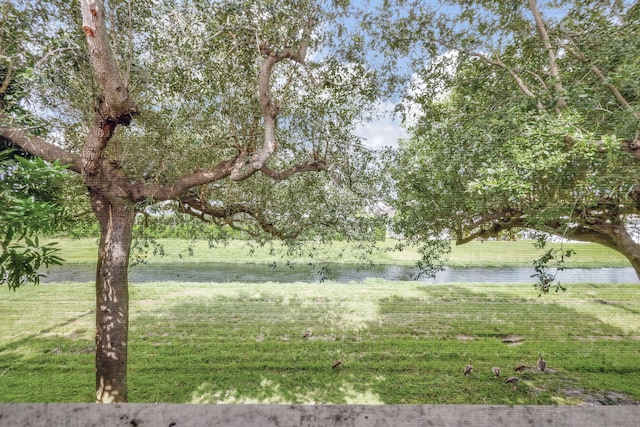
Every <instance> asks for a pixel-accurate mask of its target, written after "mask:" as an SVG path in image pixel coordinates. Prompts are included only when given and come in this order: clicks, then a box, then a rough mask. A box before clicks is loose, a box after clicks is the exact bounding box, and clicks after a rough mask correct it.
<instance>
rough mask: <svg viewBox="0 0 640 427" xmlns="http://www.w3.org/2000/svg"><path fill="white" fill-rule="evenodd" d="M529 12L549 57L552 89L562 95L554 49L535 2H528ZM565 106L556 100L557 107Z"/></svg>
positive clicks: (565, 104)
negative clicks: (552, 81) (552, 82)
mask: <svg viewBox="0 0 640 427" xmlns="http://www.w3.org/2000/svg"><path fill="white" fill-rule="evenodd" d="M529 10H530V11H531V13H532V14H533V19H534V20H535V22H536V29H537V30H538V34H539V35H540V40H541V41H542V44H543V45H544V48H545V49H546V51H547V54H548V56H549V74H551V77H553V80H554V82H555V83H554V89H555V92H556V94H557V95H563V94H564V88H563V87H562V81H561V79H560V72H559V71H558V64H557V62H556V59H557V58H556V51H555V48H554V47H553V46H552V44H551V40H550V39H549V33H548V32H547V27H546V25H545V23H544V20H543V19H542V14H541V13H540V10H539V9H538V3H537V1H536V0H529ZM566 106H567V102H566V100H565V99H564V98H558V107H559V108H564V107H566Z"/></svg>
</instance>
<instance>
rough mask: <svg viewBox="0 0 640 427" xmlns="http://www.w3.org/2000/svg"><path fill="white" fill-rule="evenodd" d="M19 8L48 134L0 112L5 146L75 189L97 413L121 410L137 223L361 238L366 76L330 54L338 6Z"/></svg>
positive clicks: (354, 60) (336, 52) (33, 88)
mask: <svg viewBox="0 0 640 427" xmlns="http://www.w3.org/2000/svg"><path fill="white" fill-rule="evenodd" d="M12 3H13V4H15V5H17V6H16V7H17V10H18V11H19V12H20V13H22V14H23V16H25V17H27V19H26V20H25V22H26V24H25V25H26V28H25V34H27V37H25V38H24V40H22V41H23V44H22V49H24V51H28V52H30V53H31V54H33V55H34V56H36V57H37V58H38V60H37V61H34V63H33V64H32V67H31V69H30V79H29V84H30V89H29V93H28V96H27V98H26V100H25V101H23V102H22V104H21V105H22V106H23V107H25V108H26V109H28V110H29V112H30V114H31V115H32V116H34V117H38V118H40V119H43V120H45V121H46V128H47V129H48V131H49V132H48V133H47V134H42V135H38V134H36V133H34V132H32V129H30V128H29V127H26V126H24V125H22V123H24V122H21V121H20V120H19V117H17V116H16V115H15V114H13V113H12V110H11V109H7V108H5V109H4V110H3V111H1V112H0V136H1V137H2V138H4V139H5V140H7V141H10V143H11V144H13V145H14V146H15V147H18V148H19V149H21V150H23V151H25V152H27V153H30V154H31V155H33V156H37V157H39V158H41V159H44V160H46V161H49V162H59V163H61V164H64V165H66V166H67V168H68V170H69V171H70V172H73V173H76V174H78V175H79V176H81V178H82V181H83V183H84V186H85V187H86V196H87V197H88V198H89V200H90V203H91V207H92V210H93V213H94V214H95V216H96V218H97V220H98V222H99V225H100V240H99V248H98V263H97V272H96V393H97V394H96V398H97V401H98V402H116V401H126V400H127V340H128V338H127V334H128V322H129V318H128V310H129V309H128V304H129V295H128V266H129V255H130V249H131V242H132V229H133V226H134V222H135V220H136V215H137V214H139V213H141V212H145V211H146V210H147V209H149V207H151V206H155V205H158V204H161V206H162V210H164V211H169V210H174V211H177V212H183V213H188V214H191V215H193V216H196V217H199V218H202V219H204V220H208V221H213V222H217V223H219V224H228V225H232V226H236V227H238V228H241V229H243V230H245V231H247V232H249V233H251V234H254V235H256V236H262V235H273V236H276V237H279V238H282V239H287V240H293V239H296V238H307V237H310V236H316V235H318V234H321V233H322V232H323V230H334V231H335V230H336V229H338V228H339V227H340V225H341V224H342V225H343V228H344V229H345V230H349V232H352V233H354V232H356V230H357V229H358V227H360V226H361V225H362V226H366V218H367V213H366V212H363V211H362V209H361V208H362V204H361V203H360V202H361V198H362V197H363V196H364V195H365V193H366V192H367V191H370V189H371V188H373V186H372V185H367V184H366V183H363V182H362V180H361V179H360V177H363V175H361V174H360V172H362V171H365V172H366V171H367V170H369V171H371V169H370V168H371V165H372V164H373V162H372V161H371V158H370V157H369V154H368V152H367V150H366V149H364V147H363V146H362V145H361V144H360V143H359V141H358V139H357V138H355V137H354V136H353V132H352V131H353V129H354V127H355V125H356V124H357V123H359V122H360V120H361V119H362V118H363V117H364V116H365V114H366V111H367V109H368V106H369V105H370V103H371V101H372V100H373V98H374V96H375V91H374V90H373V88H374V87H375V86H374V85H373V78H374V77H375V76H374V75H373V74H372V73H371V72H370V71H369V70H367V69H366V67H365V66H364V65H362V64H363V63H364V62H363V61H361V60H362V59H363V58H362V55H363V54H364V53H363V52H362V51H358V50H350V49H347V48H345V46H347V44H341V45H337V44H335V43H334V42H336V39H335V37H337V36H340V35H341V34H343V32H342V31H341V24H340V20H341V19H343V18H345V19H348V18H349V16H348V15H347V14H346V11H345V10H344V8H343V7H342V6H340V5H336V2H323V1H314V0H287V1H262V2H254V1H239V0H238V1H236V0H234V1H205V0H195V1H188V2H185V1H179V0H176V1H172V0H164V1H150V0H149V1H146V0H141V1H127V0H114V1H108V2H105V1H101V0H82V1H81V2H79V3H75V2H74V3H71V2H68V1H66V0H60V1H56V0H52V1H48V2H26V1H25V2H12ZM5 55H6V54H5ZM13 55H16V57H17V56H19V55H20V52H14V53H13ZM2 77H4V76H2Z"/></svg>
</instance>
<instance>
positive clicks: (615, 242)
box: [558, 223, 640, 279]
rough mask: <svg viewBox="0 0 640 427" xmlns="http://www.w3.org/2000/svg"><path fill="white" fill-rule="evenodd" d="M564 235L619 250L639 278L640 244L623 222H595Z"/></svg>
mask: <svg viewBox="0 0 640 427" xmlns="http://www.w3.org/2000/svg"><path fill="white" fill-rule="evenodd" d="M558 235H559V234H558ZM566 237H567V238H569V239H574V240H580V241H583V242H592V243H599V244H601V245H604V246H606V247H608V248H611V249H613V250H615V251H617V252H619V253H620V254H622V255H624V257H625V258H627V259H628V260H629V262H630V263H631V266H632V267H633V269H634V270H635V271H636V275H637V276H638V278H639V279H640V244H639V243H636V241H635V240H633V237H632V236H631V234H630V233H629V231H628V230H627V228H626V227H625V225H624V224H622V223H620V224H615V223H612V224H606V223H600V224H595V225H591V226H590V227H589V228H580V229H576V230H574V231H571V232H569V233H567V234H566Z"/></svg>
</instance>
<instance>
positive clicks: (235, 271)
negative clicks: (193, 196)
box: [42, 263, 640, 284]
mask: <svg viewBox="0 0 640 427" xmlns="http://www.w3.org/2000/svg"><path fill="white" fill-rule="evenodd" d="M44 273H45V274H46V275H47V277H45V278H43V279H42V282H43V283H47V282H49V283H50V282H92V281H94V280H95V267H94V266H87V265H73V264H67V265H63V266H60V267H58V266H56V267H52V268H49V269H47V270H46V271H44ZM416 273H417V270H416V269H415V268H412V267H402V266H390V265H386V266H385V265H380V266H375V267H373V268H358V267H357V266H352V265H332V266H329V267H325V268H318V267H316V268H314V267H309V266H306V265H300V266H296V267H295V268H287V267H284V266H283V267H278V268H270V267H268V266H266V265H257V264H229V263H201V264H180V263H176V264H161V265H138V266H135V267H132V268H131V269H130V270H129V281H130V282H132V283H135V282H138V283H140V282H164V281H178V282H247V283H261V282H281V283H292V282H321V281H322V280H323V279H324V280H331V281H336V282H339V283H351V282H362V281H364V280H365V279H368V278H380V279H386V280H396V281H398V280H415V275H416ZM533 273H534V271H533V268H526V267H522V268H447V269H445V270H444V271H441V272H439V273H438V274H437V276H436V277H435V278H426V277H421V278H419V279H417V280H418V281H420V282H425V283H453V282H468V283H472V282H475V283H478V282H485V283H529V282H530V283H534V282H535V279H534V278H532V277H531V275H532V274H533ZM557 279H558V280H559V281H560V283H639V284H640V280H638V276H637V275H636V273H635V271H634V270H633V268H573V269H566V270H564V271H560V272H558V275H557Z"/></svg>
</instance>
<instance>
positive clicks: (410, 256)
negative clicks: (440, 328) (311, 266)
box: [58, 238, 631, 267]
mask: <svg viewBox="0 0 640 427" xmlns="http://www.w3.org/2000/svg"><path fill="white" fill-rule="evenodd" d="M58 241H59V246H60V248H61V249H62V257H63V258H65V259H66V260H67V261H68V262H70V263H79V264H80V263H95V261H96V256H97V239H88V238H85V239H67V238H63V239H58ZM158 243H159V244H160V246H161V247H162V249H163V250H164V256H153V255H152V252H153V248H152V247H149V248H147V250H148V252H149V253H148V254H145V256H144V259H145V262H147V263H151V264H154V263H155V264H161V263H170V262H176V261H179V262H182V263H205V262H228V263H238V262H240V263H261V264H268V263H272V262H274V261H275V262H278V263H280V264H283V263H285V262H287V261H290V262H293V263H302V264H304V263H306V262H309V261H314V262H317V263H322V262H334V263H349V264H353V263H362V262H369V261H373V262H375V263H379V264H393V265H414V264H415V262H416V261H417V260H418V259H420V255H419V253H418V252H417V250H416V248H413V247H408V248H405V249H404V250H402V251H393V250H391V249H392V248H394V247H395V246H396V245H397V243H398V241H396V240H393V239H387V241H385V242H377V244H376V248H377V250H374V251H373V252H372V253H371V254H367V256H366V257H365V258H364V259H363V254H362V253H361V252H360V251H359V250H358V248H354V247H349V246H346V245H345V244H341V243H335V244H332V245H320V244H310V245H308V246H307V247H306V250H304V251H302V253H296V254H294V255H291V254H286V252H285V251H284V250H283V249H282V248H283V247H282V246H281V245H280V244H279V243H277V242H276V243H274V246H273V247H272V246H270V245H267V246H264V247H256V246H252V245H250V244H248V243H247V242H244V241H239V240H232V241H230V242H228V243H227V244H223V243H219V244H218V245H216V246H215V247H209V245H208V243H207V242H206V241H203V240H199V241H196V242H193V243H190V242H188V241H185V240H179V239H160V240H159V241H158ZM190 247H191V250H189V248H190ZM551 247H560V244H558V243H550V244H549V245H548V246H547V248H551ZM564 248H565V249H567V248H572V249H574V250H575V251H576V254H575V255H574V256H572V257H570V258H567V259H566V262H567V264H566V265H567V267H630V266H631V265H630V263H629V261H627V260H626V259H625V258H624V257H623V256H622V255H620V254H619V253H617V252H615V251H613V250H612V249H609V248H606V247H604V246H602V245H596V244H592V243H567V244H564ZM273 249H275V250H273ZM309 253H312V256H309ZM541 254H542V251H541V250H540V249H536V248H535V247H534V244H533V242H532V241H528V240H520V241H509V242H503V241H474V242H470V243H468V244H465V245H460V246H455V245H454V246H453V247H452V252H451V254H450V255H449V257H448V260H447V263H446V264H447V265H449V266H452V267H530V266H532V261H533V260H534V259H535V258H538V257H539V256H540V255H541Z"/></svg>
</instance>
